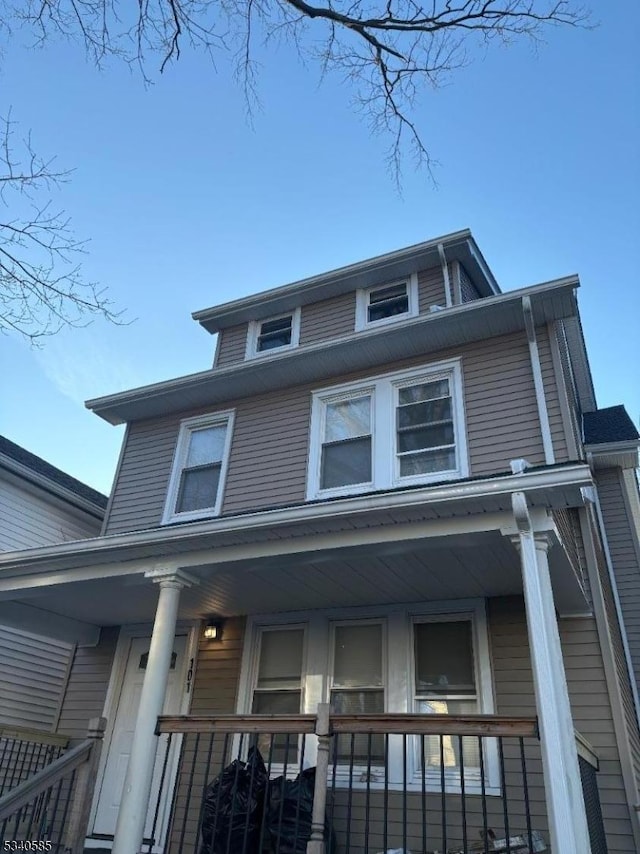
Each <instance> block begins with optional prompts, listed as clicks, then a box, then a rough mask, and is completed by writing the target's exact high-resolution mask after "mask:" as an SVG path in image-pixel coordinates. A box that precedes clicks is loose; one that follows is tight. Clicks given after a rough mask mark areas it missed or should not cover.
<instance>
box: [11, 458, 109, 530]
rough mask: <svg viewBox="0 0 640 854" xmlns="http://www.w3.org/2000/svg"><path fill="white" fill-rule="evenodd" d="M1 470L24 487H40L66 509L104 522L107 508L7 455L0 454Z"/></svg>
mask: <svg viewBox="0 0 640 854" xmlns="http://www.w3.org/2000/svg"><path fill="white" fill-rule="evenodd" d="M0 468H4V469H5V470H6V471H7V472H9V473H10V474H12V475H13V476H14V478H15V479H16V482H20V483H21V484H22V485H24V484H25V482H27V483H29V484H31V485H33V486H35V487H38V489H39V490H41V491H43V492H46V493H48V494H49V495H53V496H55V498H57V499H59V500H60V501H62V502H63V503H64V505H65V507H68V506H69V505H73V507H74V508H76V509H78V510H82V511H83V512H84V513H88V514H89V515H90V516H93V517H95V518H96V519H98V520H102V519H103V518H104V514H105V507H102V506H101V505H99V504H96V503H95V502H94V501H90V500H89V499H88V498H85V497H84V496H81V495H78V493H77V492H74V491H73V490H71V489H67V488H66V487H64V486H62V485H61V484H59V483H56V481H54V480H51V479H50V478H48V477H46V476H45V475H43V474H40V473H39V472H36V471H34V470H33V469H31V468H29V467H28V466H25V465H24V464H23V463H20V462H18V461H17V460H13V459H11V457H8V456H6V455H5V454H0ZM105 498H106V496H105Z"/></svg>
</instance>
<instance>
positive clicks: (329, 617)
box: [236, 599, 500, 795]
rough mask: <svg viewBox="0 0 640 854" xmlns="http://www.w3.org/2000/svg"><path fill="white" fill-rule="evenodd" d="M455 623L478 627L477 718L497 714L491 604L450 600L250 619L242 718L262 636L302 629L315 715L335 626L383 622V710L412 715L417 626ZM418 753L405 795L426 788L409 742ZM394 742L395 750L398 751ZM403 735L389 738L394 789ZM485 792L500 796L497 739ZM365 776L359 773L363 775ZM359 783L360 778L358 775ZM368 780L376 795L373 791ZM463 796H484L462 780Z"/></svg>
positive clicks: (455, 787)
mask: <svg viewBox="0 0 640 854" xmlns="http://www.w3.org/2000/svg"><path fill="white" fill-rule="evenodd" d="M454 617H460V618H469V617H470V618H471V620H472V627H473V642H474V647H473V653H474V663H475V667H476V680H477V682H476V684H477V696H478V705H479V713H480V714H493V713H494V710H495V701H494V694H493V673H492V666H491V654H490V646H489V635H488V624H487V614H486V603H485V600H484V599H458V600H453V601H442V602H428V603H409V604H400V605H395V604H394V605H387V606H384V607H373V606H372V607H370V606H366V607H360V608H331V609H319V610H314V611H298V612H292V613H288V614H260V615H257V616H250V617H249V618H248V619H247V625H246V630H245V636H244V644H243V651H242V662H241V666H240V681H239V686H238V700H237V705H236V713H237V714H250V713H251V704H252V698H253V686H254V685H255V682H256V678H257V672H258V638H259V634H260V632H261V631H263V630H264V629H265V628H267V629H268V628H292V629H293V628H301V627H304V628H305V643H304V647H303V655H304V659H303V664H302V672H303V674H304V675H303V686H302V693H301V696H302V700H301V710H302V712H303V713H306V714H315V713H316V710H317V705H318V703H320V702H329V699H330V694H331V684H332V677H331V673H332V668H333V663H332V662H333V658H332V653H333V638H334V627H335V626H336V625H349V624H356V623H360V622H361V623H363V624H364V623H367V622H368V623H379V622H382V624H383V674H384V677H385V679H384V681H385V684H384V697H385V700H384V709H385V713H387V712H398V713H404V712H414V711H415V686H414V682H413V672H414V671H413V667H414V648H413V625H414V624H415V623H416V622H425V621H428V620H429V619H430V618H431V619H438V618H441V619H452V618H454ZM412 741H413V744H414V747H412V748H410V749H409V750H408V767H407V790H408V791H414V790H415V791H418V790H419V789H420V788H421V785H422V783H421V780H422V778H421V771H420V767H419V759H418V748H417V738H414V737H412ZM314 742H315V740H314V739H311V738H309V739H308V740H307V747H306V749H305V765H306V764H309V765H313V764H315V756H316V745H315V743H314ZM394 742H395V747H394ZM401 743H402V742H401V737H398V738H395V739H394V738H393V737H391V738H390V739H389V745H390V751H389V777H390V781H389V788H390V789H392V790H393V789H398V788H399V787H400V788H401V787H402V780H403V775H402V759H401V750H402V747H401ZM484 756H485V791H486V794H488V795H492V794H500V773H499V763H498V752H497V743H496V740H495V739H487V740H486V741H485V754H484ZM360 770H362V769H360ZM354 777H355V772H354ZM336 780H337V781H338V782H342V783H344V782H346V778H345V777H344V774H341V773H340V771H338V773H337V775H336ZM426 780H427V788H428V790H429V791H431V790H432V789H433V788H436V789H438V790H439V786H440V775H439V773H438V774H437V779H436V775H430V774H427V777H426ZM352 785H353V787H354V788H364V787H365V786H366V783H365V782H358V781H357V780H356V779H355V778H354V780H353V783H352ZM376 785H378V784H376V783H375V782H373V781H372V782H371V783H370V786H371V788H372V789H374V788H376ZM445 788H446V791H447V792H460V789H461V787H460V784H459V783H457V782H456V781H455V780H452V779H449V780H447V781H446V784H445ZM465 790H466V791H467V792H468V793H471V794H475V793H476V792H477V791H479V790H480V784H479V782H478V784H477V785H476V783H475V781H474V779H473V778H471V779H469V778H468V777H467V775H465Z"/></svg>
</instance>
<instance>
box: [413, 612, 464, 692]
mask: <svg viewBox="0 0 640 854" xmlns="http://www.w3.org/2000/svg"><path fill="white" fill-rule="evenodd" d="M414 642H415V657H416V674H415V678H416V693H418V694H425V693H426V694H439V693H443V694H459V693H467V692H473V693H475V675H474V666H473V641H472V633H471V621H470V620H450V621H449V620H447V621H443V622H434V623H417V624H416V625H415V626H414ZM452 702H453V701H452Z"/></svg>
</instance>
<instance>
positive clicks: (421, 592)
mask: <svg viewBox="0 0 640 854" xmlns="http://www.w3.org/2000/svg"><path fill="white" fill-rule="evenodd" d="M591 483H592V480H591V475H590V472H589V469H588V467H587V466H584V465H560V466H545V467H539V468H536V469H529V470H525V471H524V472H522V473H520V474H515V475H513V474H504V475H500V476H497V477H493V478H482V479H476V480H467V481H463V482H457V483H454V484H446V485H440V486H432V487H427V488H420V489H412V490H400V491H397V492H393V493H382V494H375V495H368V496H363V497H358V498H349V499H339V500H335V501H331V502H322V503H320V504H307V505H301V506H296V507H286V508H279V509H274V510H270V511H265V512H260V513H251V514H245V515H243V516H234V517H223V518H218V519H214V520H209V521H207V522H198V523H191V524H189V525H180V526H171V527H165V528H161V529H156V530H152V531H142V532H136V533H131V534H120V535H116V536H108V537H96V538H94V539H90V540H85V541H80V542H75V543H64V544H61V545H59V546H56V547H45V548H38V549H29V550H26V551H23V552H13V553H6V554H4V555H0V621H7V620H11V619H12V613H13V615H14V616H13V619H14V620H16V619H18V618H17V617H16V616H15V614H16V613H18V614H19V616H20V620H22V626H23V627H25V621H26V620H27V618H28V616H29V614H28V612H29V611H30V610H31V611H33V612H34V614H32V616H33V618H34V619H36V620H40V621H41V625H42V628H46V627H48V630H49V631H50V632H51V634H52V635H53V636H61V635H60V634H54V631H57V629H56V626H58V627H59V629H60V632H61V633H62V634H66V633H67V632H69V631H71V632H73V626H72V625H70V624H69V623H67V622H65V621H77V622H78V623H79V624H81V625H79V629H81V635H82V636H83V637H87V638H92V637H94V636H95V631H92V627H93V628H94V629H95V627H96V626H99V625H118V624H121V623H128V622H139V621H144V620H149V619H152V618H153V614H154V611H155V603H156V601H157V591H156V590H155V589H154V585H152V584H150V583H149V580H148V579H147V578H145V572H148V571H149V570H150V569H153V568H157V567H169V568H183V569H187V570H188V572H189V573H190V574H192V575H193V576H194V577H195V578H196V579H197V581H198V582H199V583H198V584H196V585H194V586H193V587H192V588H191V589H189V590H186V591H185V592H184V593H183V594H182V597H181V609H182V610H181V615H182V617H184V618H189V619H194V618H196V617H203V616H206V615H207V614H210V613H220V614H234V613H251V612H256V611H265V610H267V611H268V610H282V611H288V610H298V609H302V608H312V607H324V606H328V605H331V604H334V605H336V604H343V605H367V604H382V603H385V602H402V601H424V600H429V599H443V598H460V597H463V596H495V595H508V594H510V593H519V592H520V591H521V582H520V573H519V563H518V560H517V559H516V557H515V551H514V547H513V546H512V545H511V543H510V542H509V540H508V539H507V538H506V537H505V536H504V535H503V534H504V533H505V532H508V530H509V529H510V526H511V525H512V520H513V517H512V513H511V494H512V493H513V492H514V491H522V492H525V493H526V494H527V497H528V501H529V506H530V507H531V508H532V512H533V513H534V514H535V513H538V517H539V519H540V520H542V521H541V524H543V525H544V524H547V526H548V524H549V523H548V519H547V515H546V510H547V509H554V508H555V509H559V508H564V507H571V506H579V505H580V504H581V502H582V495H581V488H582V487H585V486H589V485H590V484H591ZM544 520H546V522H545V521H544ZM553 552H556V554H555V555H554V554H553ZM551 556H552V564H553V563H555V564H556V565H557V566H555V567H554V566H552V569H554V575H555V585H556V596H557V597H558V607H560V608H561V609H563V610H576V609H579V608H580V607H582V609H584V598H583V596H582V590H581V588H580V584H579V581H578V579H576V577H575V574H574V572H573V569H572V568H571V566H570V564H569V562H568V561H567V558H566V555H564V552H563V550H562V549H552V555H551ZM3 600H4V601H3ZM10 600H12V601H10ZM14 624H15V623H14ZM30 630H32V631H33V630H34V628H33V626H32V625H30Z"/></svg>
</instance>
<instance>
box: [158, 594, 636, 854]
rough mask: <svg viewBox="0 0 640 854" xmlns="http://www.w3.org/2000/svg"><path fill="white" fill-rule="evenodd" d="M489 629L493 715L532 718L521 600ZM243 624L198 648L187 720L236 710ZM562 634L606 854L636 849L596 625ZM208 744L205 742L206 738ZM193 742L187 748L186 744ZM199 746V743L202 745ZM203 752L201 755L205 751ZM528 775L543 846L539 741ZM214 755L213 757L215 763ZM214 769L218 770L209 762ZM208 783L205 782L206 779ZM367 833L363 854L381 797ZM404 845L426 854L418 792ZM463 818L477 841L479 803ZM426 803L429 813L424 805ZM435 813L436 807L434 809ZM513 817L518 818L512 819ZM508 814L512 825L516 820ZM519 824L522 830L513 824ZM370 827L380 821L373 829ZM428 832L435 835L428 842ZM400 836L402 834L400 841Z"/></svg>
mask: <svg viewBox="0 0 640 854" xmlns="http://www.w3.org/2000/svg"><path fill="white" fill-rule="evenodd" d="M487 604H488V627H489V639H490V649H491V659H492V668H493V677H494V693H495V701H496V713H497V714H502V715H510V716H519V715H523V716H534V715H535V714H536V706H535V695H534V688H533V678H532V672H531V662H530V652H529V643H528V637H527V625H526V616H525V609H524V602H523V599H522V598H521V597H519V596H510V597H500V598H493V599H489V600H488V603H487ZM243 627H244V623H243V621H242V620H232V621H229V623H228V624H225V638H224V640H223V642H222V643H221V644H220V645H211V644H209V645H207V644H206V643H203V644H202V645H201V649H200V653H199V658H198V665H197V669H196V674H195V680H194V689H193V703H192V707H191V713H192V714H198V715H205V714H225V713H232V712H234V711H235V708H236V697H237V690H238V680H239V673H240V660H241V654H242V638H243ZM560 633H561V639H562V649H563V655H564V663H565V669H566V673H567V681H568V686H569V694H570V699H571V705H572V710H573V715H574V720H575V725H576V728H577V729H578V730H579V731H580V733H581V734H582V735H583V736H584V737H585V738H586V739H587V740H588V741H589V742H590V743H591V745H592V746H593V747H594V748H595V750H596V752H597V754H598V756H599V759H600V768H601V770H600V773H599V774H598V778H597V779H598V786H599V790H600V797H601V801H602V810H603V818H604V822H605V830H606V833H607V842H608V845H609V852H610V854H632V852H633V851H634V850H635V849H634V843H633V837H632V832H631V825H630V820H629V811H628V807H627V805H626V802H625V793H624V787H623V783H622V777H621V771H620V762H619V755H618V750H617V746H616V741H615V736H614V732H613V723H612V718H611V708H610V704H609V699H608V695H607V689H606V682H605V677H604V671H603V664H602V658H601V655H600V647H599V643H598V635H597V631H596V627H595V623H594V620H593V619H592V618H590V617H585V618H580V619H567V620H561V621H560ZM205 742H206V739H205ZM507 742H508V740H506V742H505V758H506V772H507V795H508V800H509V803H510V814H511V817H512V822H513V823H512V826H511V832H512V833H518V832H522V831H523V830H524V829H525V828H524V815H523V810H522V808H520V809H518V807H517V804H518V803H519V802H521V801H522V788H521V778H520V772H519V768H520V766H519V761H518V758H517V756H516V753H514V750H513V748H512V747H510V746H509V745H508V744H507ZM193 744H194V741H193V740H192V741H191V745H193ZM201 744H202V740H201ZM202 753H204V751H202ZM202 753H201V755H200V758H199V759H197V760H196V763H195V775H194V784H195V791H197V792H199V791H200V789H199V787H200V786H201V785H203V784H204V782H205V780H204V767H203V760H204V757H203V755H202ZM526 755H527V771H528V780H529V787H530V788H529V797H530V806H531V817H532V827H533V828H534V829H535V830H539V831H541V832H542V833H543V835H544V837H545V839H546V840H547V841H548V840H549V835H548V824H547V818H546V806H545V797H544V781H543V776H542V762H541V757H540V750H539V746H538V744H537V743H536V742H535V741H533V740H527V748H526ZM216 758H217V757H216ZM192 763H193V752H192V749H190V750H189V751H188V752H186V753H185V755H183V757H182V762H181V767H180V772H179V778H178V794H177V800H176V826H177V827H182V819H183V816H184V811H185V808H186V806H187V790H188V780H189V776H190V773H191V767H192ZM213 767H216V766H215V765H214V766H213ZM209 782H210V781H209ZM371 797H372V800H371V810H372V811H371V819H372V822H374V824H372V826H371V830H372V833H377V832H378V830H379V836H380V838H378V839H376V838H373V839H370V842H371V845H372V846H373V847H370V850H373V851H382V850H383V847H382V842H383V840H382V827H381V826H379V825H380V824H381V822H380V819H381V815H382V812H381V810H382V807H383V804H382V803H379V802H378V801H379V800H380V798H381V797H382V795H381V793H372V795H371ZM363 801H364V793H363V792H355V793H354V795H353V799H352V805H351V809H352V814H353V820H352V833H351V845H352V847H353V850H361V849H362V845H361V843H362V842H363V823H362V820H363V818H364V803H363ZM407 801H408V807H409V816H408V826H407V834H408V839H407V847H408V848H409V850H412V851H420V850H423V849H422V847H421V845H422V829H421V826H420V818H421V804H420V799H419V795H418V796H416V795H412V794H409V795H408V799H407ZM487 801H488V817H489V825H490V826H491V824H492V823H493V824H495V825H496V826H500V824H501V821H502V817H501V812H500V811H501V801H500V800H499V799H497V798H494V797H491V796H489V797H488V799H487ZM468 802H469V806H468V813H467V819H468V822H469V827H470V836H469V838H470V839H477V838H478V837H477V831H478V829H479V828H481V827H482V815H481V805H480V799H479V798H474V797H469V798H468ZM429 804H430V805H431V806H429ZM432 807H433V810H432ZM400 808H401V794H400V793H399V792H394V791H392V792H390V794H389V809H388V821H389V837H388V847H389V848H391V847H395V848H398V847H401V845H402V838H401V834H402V824H401V813H400ZM198 809H199V798H198V797H196V798H193V797H192V798H191V806H190V807H189V814H188V820H187V834H186V838H185V842H188V843H189V844H192V843H193V842H194V837H195V834H196V833H197V816H198ZM346 809H347V808H346V792H345V791H344V790H342V791H340V790H338V794H337V797H336V804H335V807H334V814H333V819H334V822H333V823H334V828H335V830H336V833H337V834H338V840H337V841H338V848H339V850H342V848H344V831H345V827H346ZM438 809H439V803H438V804H437V806H436V804H435V798H434V797H433V796H430V801H428V813H427V827H428V831H429V837H428V845H427V850H433V849H434V848H438V850H440V847H439V843H440V839H439V838H438V836H437V833H438V832H439V819H440V814H439V812H438V811H437V810H438ZM459 809H460V806H459V797H456V796H448V797H447V813H448V827H449V844H450V845H451V846H453V845H454V844H455V843H456V842H460V833H461V830H460V826H461V822H460V813H459ZM518 815H520V818H518ZM514 817H515V818H514ZM519 820H520V821H521V823H522V825H523V826H522V827H520V826H519V825H518V821H519ZM376 823H377V824H376ZM432 833H434V834H436V835H434V836H432V835H431V834H432ZM398 834H400V836H398ZM176 835H177V831H176ZM172 846H173V847H170V849H169V850H170V851H175V850H177V839H176V838H175V837H174V838H173V839H172Z"/></svg>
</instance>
